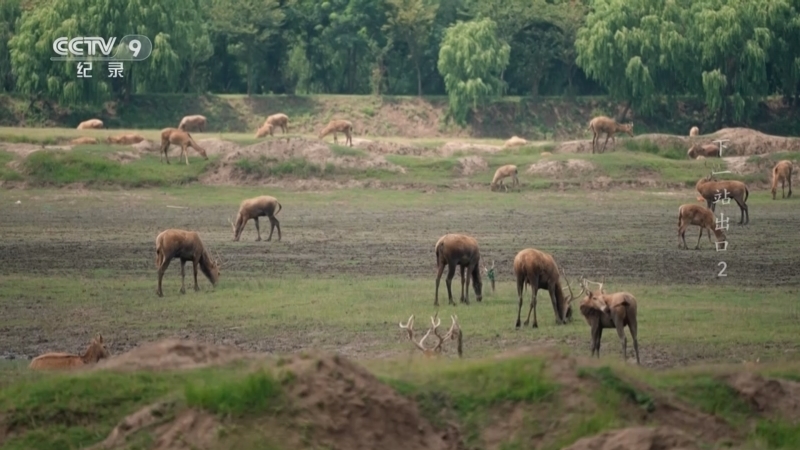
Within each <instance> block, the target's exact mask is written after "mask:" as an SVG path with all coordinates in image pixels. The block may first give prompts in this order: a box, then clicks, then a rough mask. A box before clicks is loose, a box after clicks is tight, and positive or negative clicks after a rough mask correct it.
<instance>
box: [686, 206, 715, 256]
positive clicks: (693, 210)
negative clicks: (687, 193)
mask: <svg viewBox="0 0 800 450" xmlns="http://www.w3.org/2000/svg"><path fill="white" fill-rule="evenodd" d="M716 223H717V220H716V218H715V217H714V213H713V212H711V210H710V209H708V208H706V207H704V206H700V205H695V204H693V203H687V204H685V205H681V206H680V207H679V208H678V237H679V238H680V239H681V241H682V242H683V247H681V241H679V242H678V246H679V247H681V248H683V249H686V250H688V249H689V247H688V246H687V245H686V229H687V228H689V225H696V226H698V227H700V236H698V237H697V246H696V247H695V248H694V249H695V250H700V239H701V238H702V237H703V230H706V232H707V234H708V242H711V232H712V231H713V232H714V236H715V237H716V238H717V242H724V241H725V233H723V232H722V229H717V226H716Z"/></svg>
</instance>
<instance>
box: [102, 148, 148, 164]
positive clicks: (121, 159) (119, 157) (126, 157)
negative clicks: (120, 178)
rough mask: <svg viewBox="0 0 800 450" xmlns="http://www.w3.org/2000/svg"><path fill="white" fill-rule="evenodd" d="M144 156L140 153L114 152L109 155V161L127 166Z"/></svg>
mask: <svg viewBox="0 0 800 450" xmlns="http://www.w3.org/2000/svg"><path fill="white" fill-rule="evenodd" d="M141 157H142V154H141V152H138V151H127V152H114V153H112V154H110V155H108V159H110V160H112V161H116V162H118V163H120V164H127V163H130V162H133V161H136V160H137V159H139V158H141Z"/></svg>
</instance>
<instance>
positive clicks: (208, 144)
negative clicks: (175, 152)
mask: <svg viewBox="0 0 800 450" xmlns="http://www.w3.org/2000/svg"><path fill="white" fill-rule="evenodd" d="M196 142H197V145H199V146H200V147H203V150H205V151H206V154H208V155H209V156H211V155H219V154H220V153H229V152H232V151H234V150H236V149H238V148H240V147H239V145H238V144H236V143H235V142H230V141H223V140H222V139H201V140H199V141H196ZM176 147H177V146H176V145H173V146H172V147H171V148H176Z"/></svg>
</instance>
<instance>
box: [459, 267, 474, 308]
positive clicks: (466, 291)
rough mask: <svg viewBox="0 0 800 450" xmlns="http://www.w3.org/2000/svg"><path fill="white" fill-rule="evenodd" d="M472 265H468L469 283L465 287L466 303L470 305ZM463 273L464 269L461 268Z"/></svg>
mask: <svg viewBox="0 0 800 450" xmlns="http://www.w3.org/2000/svg"><path fill="white" fill-rule="evenodd" d="M472 269H473V268H472V267H467V269H466V272H467V284H466V286H465V287H464V300H465V301H464V303H466V304H467V305H469V285H470V284H471V283H472ZM461 273H464V269H461Z"/></svg>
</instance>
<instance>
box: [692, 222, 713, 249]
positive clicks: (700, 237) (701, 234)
mask: <svg viewBox="0 0 800 450" xmlns="http://www.w3.org/2000/svg"><path fill="white" fill-rule="evenodd" d="M702 237H703V227H700V236H697V245H695V246H694V249H695V250H700V239H702ZM709 239H711V237H710V236H709Z"/></svg>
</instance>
